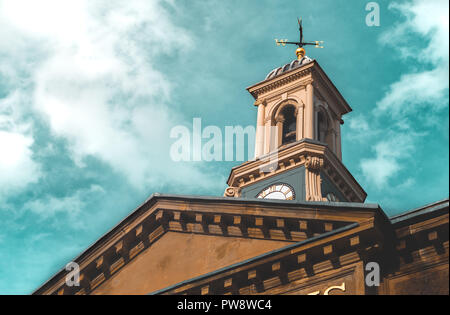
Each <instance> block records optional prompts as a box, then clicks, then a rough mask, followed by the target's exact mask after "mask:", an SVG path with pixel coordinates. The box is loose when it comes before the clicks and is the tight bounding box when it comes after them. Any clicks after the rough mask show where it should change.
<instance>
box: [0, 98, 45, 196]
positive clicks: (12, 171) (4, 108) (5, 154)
mask: <svg viewBox="0 0 450 315" xmlns="http://www.w3.org/2000/svg"><path fill="white" fill-rule="evenodd" d="M19 102H20V100H19V98H18V94H16V93H13V94H11V95H10V97H8V98H6V99H3V100H1V101H0V198H2V197H4V196H5V195H6V194H9V193H11V192H16V191H17V190H19V189H21V188H24V187H26V186H27V185H28V184H30V183H34V182H36V181H37V180H38V178H39V176H40V167H39V165H38V164H37V163H36V162H35V161H34V160H33V157H32V155H33V151H32V149H31V146H32V145H33V142H34V140H33V138H32V136H31V135H30V131H29V125H28V124H27V123H24V122H21V123H18V122H17V121H18V120H20V119H21V113H20V111H19V110H18V108H17V107H16V106H17V104H18V103H19Z"/></svg>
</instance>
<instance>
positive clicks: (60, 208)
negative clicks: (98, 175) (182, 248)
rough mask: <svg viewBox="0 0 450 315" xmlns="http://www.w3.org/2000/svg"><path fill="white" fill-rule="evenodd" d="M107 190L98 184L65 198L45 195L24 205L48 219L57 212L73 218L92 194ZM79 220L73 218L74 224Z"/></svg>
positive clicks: (26, 209)
mask: <svg viewBox="0 0 450 315" xmlns="http://www.w3.org/2000/svg"><path fill="white" fill-rule="evenodd" d="M104 192H105V191H104V190H103V188H101V187H100V186H98V185H92V186H91V187H90V188H89V189H83V190H78V191H76V192H75V193H74V194H73V195H70V196H66V197H63V198H56V197H53V196H45V197H42V198H40V199H36V200H32V201H29V202H27V203H25V205H24V206H23V210H25V211H28V210H29V211H31V212H34V213H36V214H38V215H39V216H40V217H41V218H43V219H46V218H49V217H53V216H54V215H55V214H57V213H65V214H67V215H69V216H70V217H71V218H76V217H77V215H78V214H79V213H80V212H81V211H82V210H83V209H84V207H85V205H86V200H88V199H89V197H90V195H100V194H103V193H104ZM77 221H78V220H71V222H73V223H74V224H76V223H75V222H77Z"/></svg>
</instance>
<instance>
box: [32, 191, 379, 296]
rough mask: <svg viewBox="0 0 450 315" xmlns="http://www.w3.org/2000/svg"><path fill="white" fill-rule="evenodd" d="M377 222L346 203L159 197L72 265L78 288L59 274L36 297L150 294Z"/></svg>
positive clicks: (375, 215) (366, 209)
mask: <svg viewBox="0 0 450 315" xmlns="http://www.w3.org/2000/svg"><path fill="white" fill-rule="evenodd" d="M383 215H384V214H383V212H382V211H381V209H379V207H378V206H374V205H362V204H352V203H324V202H308V203H295V202H286V201H266V200H255V199H252V200H250V199H236V198H211V197H183V196H159V195H157V196H153V197H152V198H150V199H149V200H148V201H147V202H146V203H144V204H143V205H142V206H141V207H139V208H138V209H136V210H135V211H134V212H133V213H132V214H131V215H130V216H128V217H127V218H126V219H125V220H123V221H122V222H121V223H119V224H118V225H117V226H116V227H115V228H114V229H113V230H111V231H110V232H109V233H107V234H106V235H104V236H103V237H102V238H101V239H100V240H99V241H97V242H96V243H95V244H94V245H92V246H91V247H90V248H89V249H87V250H86V251H85V252H84V253H82V254H81V255H80V256H79V257H78V258H77V259H75V260H74V261H75V262H77V263H78V264H79V265H80V270H81V287H78V288H73V287H67V286H66V285H65V276H66V273H67V272H66V271H65V270H62V271H61V272H59V273H58V274H57V275H55V276H54V277H53V278H52V279H50V280H49V281H48V282H47V283H46V284H44V285H43V286H42V287H41V288H40V289H38V290H37V291H36V292H35V294H58V293H59V294H96V293H97V292H102V293H111V294H112V293H123V294H138V293H150V292H152V291H155V290H158V289H161V288H163V287H167V286H170V285H171V284H174V283H179V282H182V281H183V280H187V279H190V278H193V277H196V276H197V275H201V274H205V273H208V272H211V271H213V270H217V269H220V268H222V267H225V266H229V265H232V264H234V263H237V262H240V261H243V260H246V259H250V258H253V257H255V256H258V255H261V254H263V253H267V252H270V251H273V250H275V249H278V248H282V247H285V246H288V245H289V244H293V243H296V242H302V241H305V240H308V239H311V238H314V237H317V236H319V235H323V234H326V233H329V232H332V231H335V230H339V229H341V228H343V227H346V226H348V225H349V224H352V223H356V226H355V228H354V229H353V230H352V232H351V233H356V232H358V231H363V230H370V231H375V230H376V225H377V222H378V221H380V220H381V221H383V220H384V219H385V218H384V217H383ZM379 234H380V233H379ZM163 268H168V269H166V270H164V272H163ZM119 289H120V290H121V291H116V290H119Z"/></svg>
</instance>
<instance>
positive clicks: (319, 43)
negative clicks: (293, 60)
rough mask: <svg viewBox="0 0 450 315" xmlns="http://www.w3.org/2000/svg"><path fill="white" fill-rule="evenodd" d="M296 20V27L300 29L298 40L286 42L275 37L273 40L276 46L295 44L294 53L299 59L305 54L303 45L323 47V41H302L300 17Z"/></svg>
mask: <svg viewBox="0 0 450 315" xmlns="http://www.w3.org/2000/svg"><path fill="white" fill-rule="evenodd" d="M297 20H298V27H299V30H300V40H299V41H298V42H288V40H287V39H280V40H278V39H275V42H276V43H277V46H280V45H282V46H286V45H297V46H298V48H297V50H296V51H295V54H296V55H297V58H298V59H299V60H300V59H302V58H303V57H304V56H305V54H306V51H305V49H304V48H303V46H307V45H310V46H314V47H315V48H323V46H322V44H323V41H315V42H304V41H303V25H302V24H303V23H302V19H297Z"/></svg>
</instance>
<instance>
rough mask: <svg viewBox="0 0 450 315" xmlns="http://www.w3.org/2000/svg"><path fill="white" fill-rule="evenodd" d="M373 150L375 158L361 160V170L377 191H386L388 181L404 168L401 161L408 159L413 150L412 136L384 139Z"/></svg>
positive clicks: (404, 135) (405, 135)
mask: <svg viewBox="0 0 450 315" xmlns="http://www.w3.org/2000/svg"><path fill="white" fill-rule="evenodd" d="M386 138H387V139H388V140H384V141H381V142H379V143H378V144H377V145H376V146H375V148H374V151H375V157H374V158H370V159H363V160H362V161H361V169H362V172H363V174H364V176H365V177H366V178H368V179H370V182H371V183H373V184H374V185H375V186H376V187H377V188H378V189H386V186H387V184H388V181H389V180H390V179H391V178H394V177H396V176H397V174H398V173H399V172H400V171H401V170H402V169H403V168H404V167H403V164H404V163H402V161H404V160H405V159H407V158H409V157H410V156H411V153H412V152H413V150H414V146H413V141H412V136H411V135H408V134H403V135H397V134H396V135H395V136H392V135H390V136H388V137H386Z"/></svg>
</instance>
